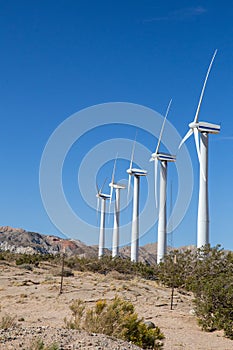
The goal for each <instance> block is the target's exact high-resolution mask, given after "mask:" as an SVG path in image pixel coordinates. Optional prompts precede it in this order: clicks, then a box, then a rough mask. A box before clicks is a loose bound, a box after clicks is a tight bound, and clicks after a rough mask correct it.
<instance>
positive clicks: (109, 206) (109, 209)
mask: <svg viewBox="0 0 233 350" xmlns="http://www.w3.org/2000/svg"><path fill="white" fill-rule="evenodd" d="M112 194H113V187H112V186H111V189H110V200H109V205H108V223H109V221H110V211H111V204H112Z"/></svg>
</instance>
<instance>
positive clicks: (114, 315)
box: [65, 296, 164, 349]
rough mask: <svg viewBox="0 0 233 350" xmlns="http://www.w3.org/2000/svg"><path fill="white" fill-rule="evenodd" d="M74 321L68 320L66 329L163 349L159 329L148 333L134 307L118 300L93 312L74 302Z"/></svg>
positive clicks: (103, 302) (104, 303)
mask: <svg viewBox="0 0 233 350" xmlns="http://www.w3.org/2000/svg"><path fill="white" fill-rule="evenodd" d="M70 309H71V311H72V316H73V318H72V319H71V320H69V321H67V319H65V324H66V327H68V328H72V329H84V330H86V331H88V332H93V333H100V334H106V335H109V336H114V337H116V338H120V339H123V340H126V341H131V342H133V343H134V344H136V345H138V346H140V347H142V348H143V349H160V348H161V347H162V346H163V344H162V342H161V340H162V339H163V338H164V335H163V334H162V333H161V331H160V329H159V328H158V327H156V328H154V329H148V327H147V326H146V324H145V323H144V322H143V319H140V318H138V315H137V314H136V313H135V310H134V306H133V304H132V303H130V302H128V301H125V300H123V299H120V298H119V297H117V296H116V297H115V298H114V299H113V301H111V302H109V303H107V301H106V300H99V301H97V302H96V304H95V307H94V308H93V309H86V308H85V304H84V302H83V301H82V300H80V299H78V300H75V301H74V302H73V303H72V304H71V305H70Z"/></svg>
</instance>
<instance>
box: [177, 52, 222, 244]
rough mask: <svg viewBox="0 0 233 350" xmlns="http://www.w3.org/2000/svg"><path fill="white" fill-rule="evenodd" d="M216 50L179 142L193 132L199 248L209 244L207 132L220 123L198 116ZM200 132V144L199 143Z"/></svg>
mask: <svg viewBox="0 0 233 350" xmlns="http://www.w3.org/2000/svg"><path fill="white" fill-rule="evenodd" d="M216 53H217V50H215V52H214V54H213V57H212V59H211V62H210V65H209V68H208V70H207V74H206V77H205V80H204V84H203V87H202V91H201V95H200V99H199V103H198V106H197V110H196V114H195V117H194V120H193V122H191V123H190V124H189V128H190V129H189V131H188V132H187V134H186V135H185V137H184V138H183V140H182V141H181V143H180V146H179V148H180V147H181V146H182V144H183V143H184V142H185V141H186V140H187V139H188V138H189V137H190V136H191V135H192V134H194V139H195V144H196V149H197V156H198V160H199V164H200V176H199V200H198V217H197V247H198V248H200V247H202V246H204V245H206V244H209V203H208V136H209V134H218V133H219V132H220V125H217V124H212V123H208V122H200V121H199V120H198V116H199V113H200V107H201V103H202V99H203V95H204V92H205V87H206V83H207V80H208V77H209V73H210V70H211V67H212V64H213V61H214V58H215V56H216ZM199 134H200V144H199Z"/></svg>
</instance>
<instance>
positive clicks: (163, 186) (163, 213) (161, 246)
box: [150, 100, 176, 264]
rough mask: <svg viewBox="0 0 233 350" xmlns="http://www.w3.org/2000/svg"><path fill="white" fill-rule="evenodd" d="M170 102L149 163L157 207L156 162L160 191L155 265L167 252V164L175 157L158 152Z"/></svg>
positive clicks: (173, 160)
mask: <svg viewBox="0 0 233 350" xmlns="http://www.w3.org/2000/svg"><path fill="white" fill-rule="evenodd" d="M171 102H172V100H171V101H170V102H169V104H168V107H167V111H166V115H165V117H164V121H163V124H162V128H161V131H160V135H159V139H158V144H157V147H156V150H155V152H154V153H152V155H151V159H150V161H151V162H152V161H154V176H155V179H154V180H155V203H156V207H157V206H158V203H157V202H158V200H157V172H158V161H160V191H159V219H158V246H157V264H159V263H160V262H161V261H163V259H164V255H165V254H166V252H167V163H168V162H175V160H176V156H173V155H170V154H167V153H161V152H159V146H160V143H161V139H162V135H163V130H164V125H165V121H166V119H167V115H168V112H169V109H170V106H171Z"/></svg>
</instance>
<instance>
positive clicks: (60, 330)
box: [0, 263, 233, 350]
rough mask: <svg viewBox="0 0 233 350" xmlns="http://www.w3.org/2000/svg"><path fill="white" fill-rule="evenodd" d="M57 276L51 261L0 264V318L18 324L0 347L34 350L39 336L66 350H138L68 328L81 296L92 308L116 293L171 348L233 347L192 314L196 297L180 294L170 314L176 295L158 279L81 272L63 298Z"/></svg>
mask: <svg viewBox="0 0 233 350" xmlns="http://www.w3.org/2000/svg"><path fill="white" fill-rule="evenodd" d="M55 272H56V267H53V266H52V265H50V264H47V263H43V264H42V265H40V268H34V269H33V271H28V270H26V269H23V268H20V267H16V266H13V265H9V264H7V263H5V264H3V263H1V264H0V305H1V310H0V318H2V316H4V315H11V316H15V317H16V323H17V328H16V329H15V330H9V331H7V332H5V331H1V332H0V349H2V350H3V349H4V350H5V349H28V347H27V346H28V344H30V343H32V341H33V340H35V339H38V338H39V337H40V338H41V339H44V340H45V343H46V342H47V343H50V344H51V341H57V342H60V344H61V345H62V346H61V348H62V349H112V350H113V349H137V347H136V346H133V345H130V344H126V343H125V342H121V341H120V342H117V341H114V340H113V339H112V338H109V337H103V336H102V335H101V336H98V335H94V334H92V335H90V334H89V335H88V334H86V333H83V332H76V333H75V332H74V331H69V332H68V331H67V330H65V329H64V318H65V317H67V318H70V317H71V311H70V309H69V304H70V303H71V302H72V300H75V299H77V298H80V299H83V300H85V301H86V303H87V304H88V305H89V306H91V305H93V303H94V302H95V301H96V300H98V299H100V298H104V299H107V300H111V299H113V298H114V296H115V295H116V294H117V295H119V296H121V297H123V298H124V299H126V300H130V301H131V302H132V303H133V304H134V306H135V308H136V311H137V312H138V315H139V316H140V317H144V319H145V320H146V321H152V322H154V323H155V324H156V325H157V326H159V327H160V329H161V330H162V332H163V333H164V335H165V341H164V349H165V350H178V349H185V350H198V349H201V350H207V349H211V350H214V349H216V350H217V349H218V350H219V349H221V350H230V349H233V341H231V340H229V339H226V338H224V337H223V334H222V332H213V333H205V332H203V331H201V329H200V328H199V327H198V325H197V322H196V318H195V316H194V315H193V312H192V310H193V305H192V296H191V295H188V294H184V293H180V292H179V291H175V293H174V307H173V310H170V295H171V291H170V290H169V289H166V288H164V287H162V286H160V285H158V284H157V283H156V282H154V281H145V280H142V279H139V278H135V279H134V280H130V281H127V280H124V279H120V276H119V275H118V274H117V273H111V274H109V275H107V276H103V275H99V274H93V273H80V272H74V277H66V278H65V279H64V284H63V293H62V294H61V295H59V289H60V277H57V276H56V273H55Z"/></svg>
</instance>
